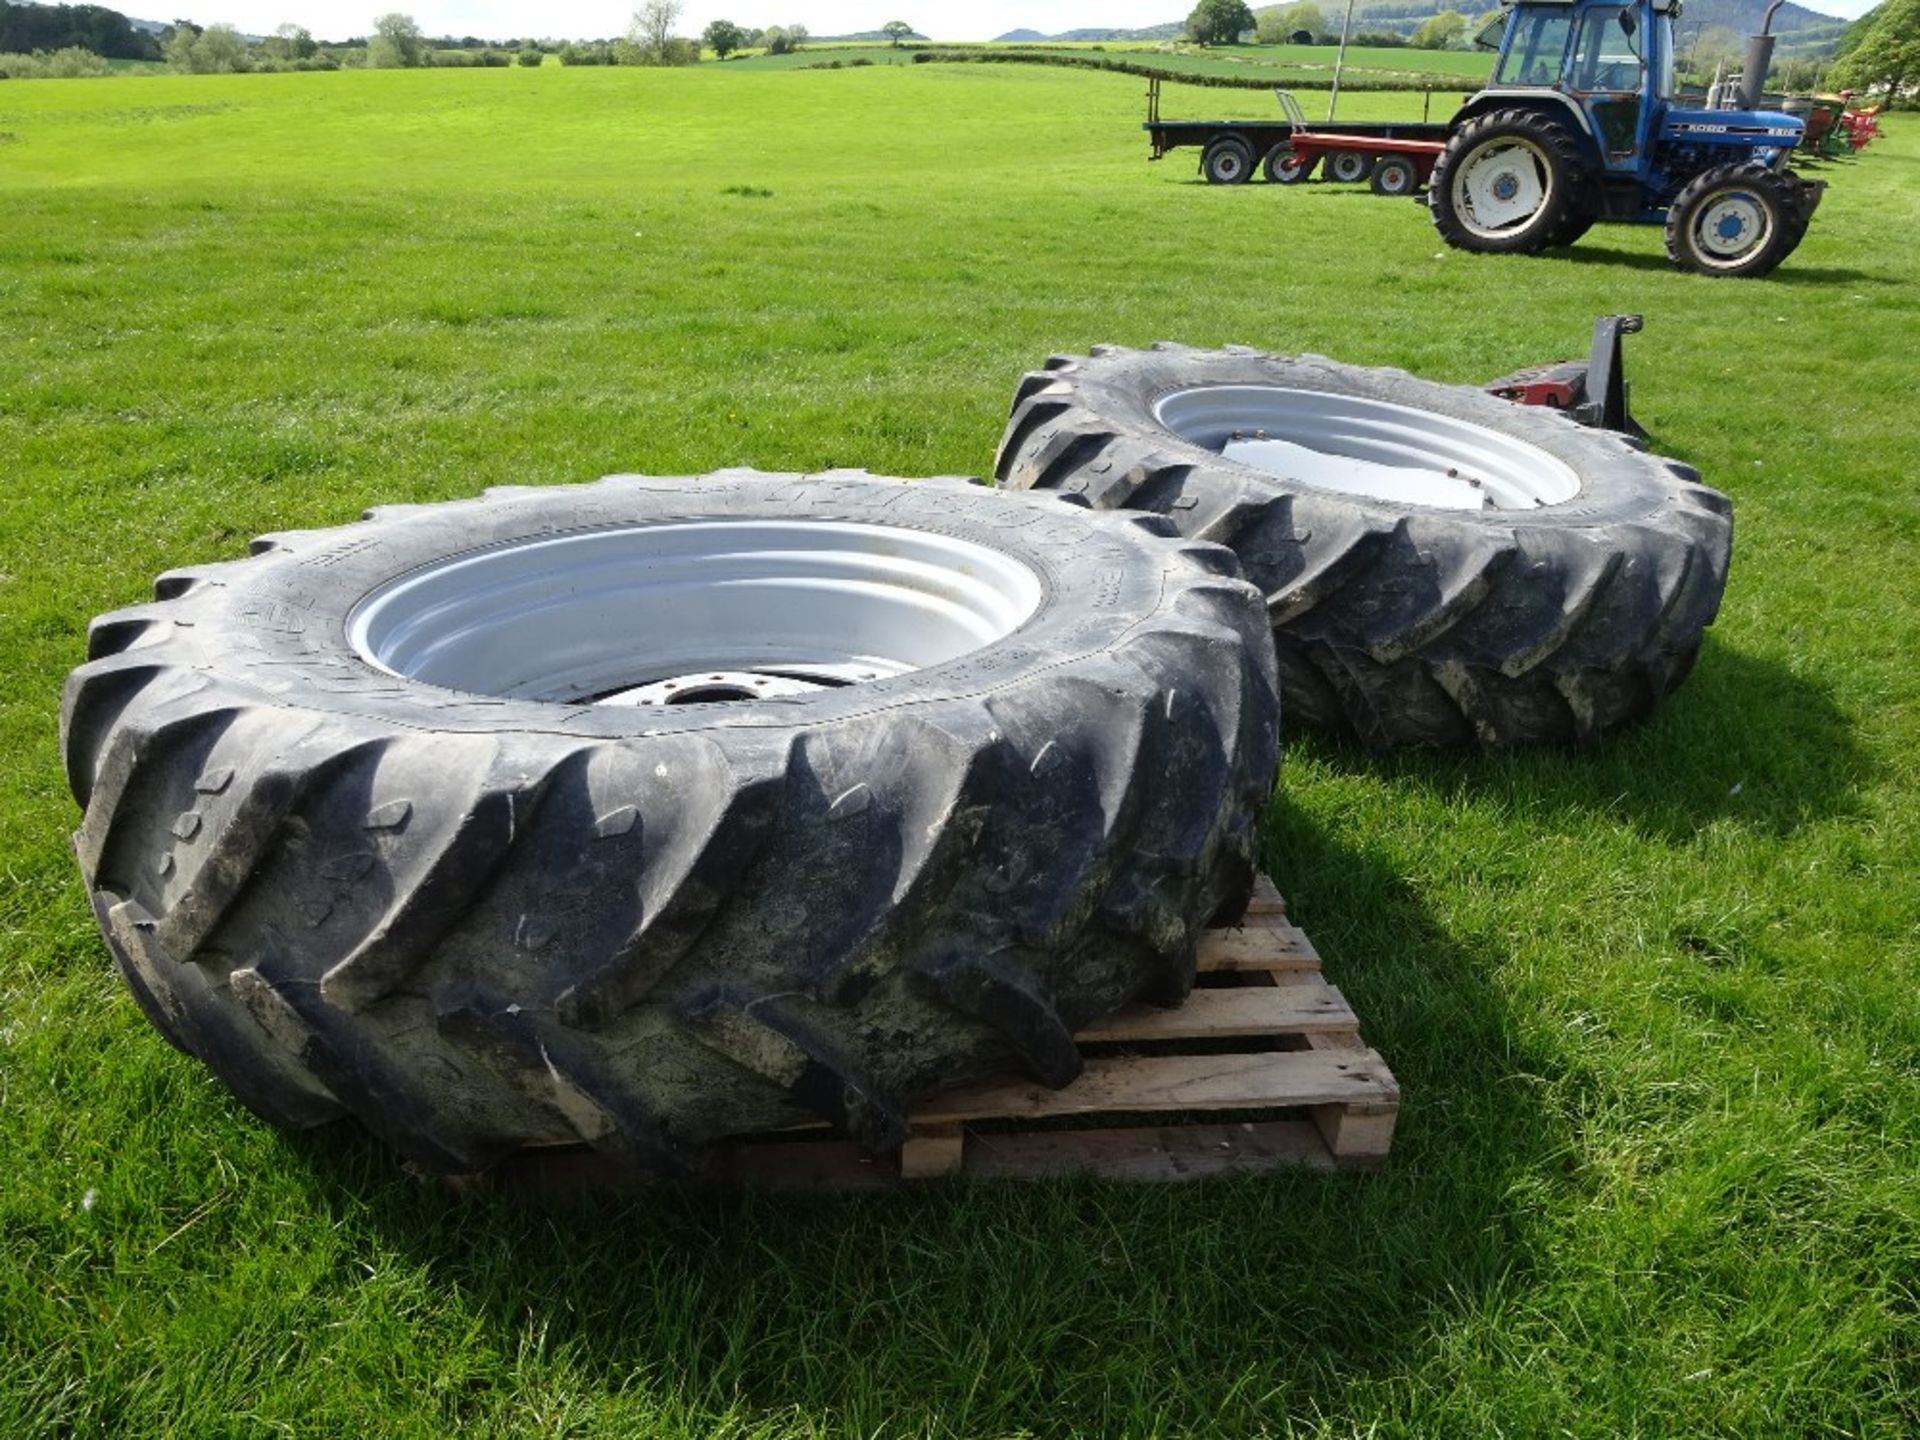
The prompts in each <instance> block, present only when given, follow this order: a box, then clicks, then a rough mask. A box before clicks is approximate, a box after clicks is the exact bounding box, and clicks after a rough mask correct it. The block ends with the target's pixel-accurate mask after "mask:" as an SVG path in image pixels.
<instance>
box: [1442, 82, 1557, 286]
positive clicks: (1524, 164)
mask: <svg viewBox="0 0 1920 1440" xmlns="http://www.w3.org/2000/svg"><path fill="white" fill-rule="evenodd" d="M1586 188H1587V178H1586V164H1585V162H1584V160H1583V159H1582V158H1581V153H1580V149H1579V146H1578V143H1577V142H1576V141H1575V139H1574V137H1573V136H1572V135H1571V134H1569V133H1568V131H1567V128H1566V127H1565V126H1564V125H1561V124H1558V123H1557V122H1555V121H1554V120H1553V119H1551V118H1550V117H1548V116H1546V115H1542V114H1539V113H1537V112H1535V111H1531V110H1495V111H1493V112H1492V113H1490V114H1487V115H1482V116H1480V117H1479V118H1478V119H1475V120H1469V121H1468V122H1467V123H1466V124H1465V125H1463V126H1461V127H1460V128H1459V129H1458V130H1456V131H1454V132H1453V134H1452V135H1451V136H1450V137H1449V138H1448V140H1447V148H1446V149H1445V150H1443V151H1442V152H1441V153H1440V159H1439V160H1438V162H1436V163H1435V165H1434V167H1433V177H1432V179H1431V180H1430V181H1429V182H1428V185H1427V206H1428V209H1429V211H1430V212H1431V213H1432V215H1433V224H1434V228H1435V229H1436V230H1438V231H1439V232H1440V234H1441V237H1442V238H1443V239H1445V240H1446V242H1447V243H1448V244H1449V245H1452V246H1455V247H1456V248H1458V249H1461V250H1474V251H1479V252H1481V253H1484V254H1491V255H1533V254H1537V253H1538V252H1540V251H1542V250H1545V249H1547V248H1548V247H1549V246H1552V245H1564V244H1569V243H1571V242H1570V241H1569V240H1566V239H1562V238H1560V237H1562V236H1564V235H1568V234H1570V233H1572V232H1573V227H1574V224H1575V219H1576V217H1577V216H1578V215H1579V214H1581V213H1585V212H1589V211H1590V210H1591V205H1590V200H1589V197H1588V196H1587V195H1586V193H1585V191H1586Z"/></svg>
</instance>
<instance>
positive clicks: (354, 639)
mask: <svg viewBox="0 0 1920 1440" xmlns="http://www.w3.org/2000/svg"><path fill="white" fill-rule="evenodd" d="M1040 595H1041V584H1040V579H1039V577H1038V576H1037V575H1036V574H1035V573H1034V572H1033V571H1032V570H1030V569H1028V568H1027V566H1025V565H1024V564H1022V563H1020V562H1019V561H1017V560H1015V559H1013V558H1012V557H1011V556H1009V555H1007V554H1005V553H1004V552H1002V551H999V550H994V549H989V548H988V547H986V546H984V545H980V544H977V543H974V542H972V541H967V540H961V539H958V538H957V537H954V536H950V535H942V534H937V533H934V532H931V531H922V530H908V529H904V528H902V527H899V526H893V525H873V524H863V523H859V522H854V521H838V520H728V519H712V520H689V521H677V522H673V523H669V524H661V525H640V526H626V527H617V528H609V529H601V530H580V531H574V532H570V533H565V534H560V535H546V536H537V537H530V538H527V539H522V540H513V541H508V542H506V543H504V544H501V545H494V546H489V547H486V548H483V549H479V550H471V551H468V552H466V553H464V554H460V555H454V556H450V557H449V558H447V559H446V560H443V561H440V562H438V563H435V564H432V565H429V566H427V567H425V568H424V569H421V570H416V571H413V572H412V573H410V574H407V575H403V576H401V577H400V578H398V579H396V580H393V581H390V582H389V583H387V584H386V585H383V586H381V587H380V588H379V589H377V590H375V591H374V592H373V593H372V594H370V595H368V596H366V597H365V598H364V599H362V600H361V601H360V603H359V604H358V605H356V606H355V607H354V609H353V611H352V612H351V614H350V615H349V616H348V619H347V636H348V640H349V642H350V643H351V644H352V645H353V648H354V649H355V650H356V651H357V652H358V653H359V654H360V656H361V657H362V658H363V659H365V660H367V661H368V662H370V663H371V664H373V665H374V666H376V667H378V668H379V669H381V670H384V671H386V672H387V673H389V674H392V675H400V676H404V677H406V678H409V679H413V680H418V681H421V682H423V683H426V684H431V685H439V686H442V687H444V688H446V689H449V690H459V691H464V692H467V693H470V694H480V695H497V696H503V697H508V698H512V699H520V700H545V701H554V702H563V703H568V704H582V705H591V704H601V705H622V706H664V705H704V704H719V703H727V702H736V703H737V702H753V701H762V700H787V701H792V700H799V699H804V698H805V697H806V696H808V695H812V694H816V693H818V692H820V691H823V690H829V689H838V688H841V687H844V686H848V685H862V684H867V683H871V682H877V681H882V680H886V679H889V678H891V677H893V676H897V675H905V674H909V673H911V672H912V671H915V670H919V669H922V668H925V667H927V666H931V665H939V664H944V663H945V662H947V661H949V660H953V659H956V658H958V657H959V656H961V655H965V654H967V653H968V652H970V651H972V650H976V649H978V648H979V647H980V646H982V645H986V644H988V643H990V642H992V641H994V640H998V639H1000V638H1002V637H1003V636H1005V635H1008V634H1010V633H1011V632H1012V631H1013V630H1015V629H1017V628H1018V627H1019V626H1020V625H1021V624H1023V623H1024V622H1025V621H1026V619H1027V617H1028V616H1029V615H1031V614H1032V613H1033V611H1034V610H1035V608H1036V607H1037V606H1038V605H1039V603H1040Z"/></svg>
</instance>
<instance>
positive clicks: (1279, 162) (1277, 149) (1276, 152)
mask: <svg viewBox="0 0 1920 1440" xmlns="http://www.w3.org/2000/svg"><path fill="white" fill-rule="evenodd" d="M1319 163H1320V162H1319V161H1318V160H1317V159H1312V160H1302V159H1301V158H1300V157H1299V156H1298V155H1295V154H1294V153H1293V147H1292V146H1291V145H1288V144H1285V143H1284V142H1283V143H1281V144H1279V145H1276V146H1274V147H1273V148H1272V149H1271V150H1269V151H1267V158H1266V160H1265V161H1264V162H1263V163H1262V164H1261V166H1260V171H1261V173H1262V174H1263V175H1265V176H1266V177H1267V179H1269V180H1271V181H1272V182H1273V183H1274V184H1275V185H1298V184H1300V183H1301V182H1302V181H1304V180H1305V179H1306V178H1307V177H1308V176H1310V175H1312V174H1313V170H1314V166H1316V165H1318V164H1319Z"/></svg>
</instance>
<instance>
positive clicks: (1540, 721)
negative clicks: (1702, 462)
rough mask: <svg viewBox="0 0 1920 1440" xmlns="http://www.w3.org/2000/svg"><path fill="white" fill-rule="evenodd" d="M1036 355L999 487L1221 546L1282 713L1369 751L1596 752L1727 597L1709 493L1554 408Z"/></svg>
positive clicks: (1258, 373) (1258, 368) (1193, 360)
mask: <svg viewBox="0 0 1920 1440" xmlns="http://www.w3.org/2000/svg"><path fill="white" fill-rule="evenodd" d="M1049 364H1050V368H1049V369H1046V370H1043V371H1038V372H1035V373H1034V374H1031V375H1029V376H1028V377H1027V378H1026V379H1025V381H1024V382H1022V384H1021V386H1020V389H1019V391H1018V393H1017V394H1016V396H1015V401H1014V407H1013V414H1012V417H1011V419H1010V421H1009V422H1008V425H1007V430H1006V434H1005V436H1004V438H1003V439H1002V441H1001V447H1000V454H999V459H998V463H997V467H996V473H997V474H998V475H999V477H1000V479H1001V481H1002V482H1003V483H1005V484H1008V485H1015V486H1024V487H1029V488H1035V489H1045V490H1054V491H1058V492H1061V493H1064V494H1067V495H1069V496H1074V497H1078V498H1080V499H1081V500H1083V501H1084V502H1085V503H1088V504H1091V505H1095V506H1127V507H1134V508H1151V509H1155V510H1159V511H1161V512H1162V513H1163V514H1165V515H1167V516H1168V518H1169V519H1171V520H1172V521H1173V522H1174V523H1175V524H1176V525H1178V526H1179V527H1180V529H1181V531H1182V533H1184V534H1186V535H1189V536H1192V537H1194V538H1196V539H1207V540H1216V541H1219V542H1221V543H1223V544H1226V545H1229V546H1231V547H1232V548H1233V549H1234V551H1235V552H1236V553H1237V554H1238V555H1239V557H1240V562H1241V566H1242V568H1243V570H1244V571H1245V572H1246V575H1247V578H1248V579H1250V580H1252V581H1253V582H1254V584H1256V585H1257V586H1259V587H1260V589H1261V590H1262V591H1263V592H1264V593H1265V594H1266V596H1267V611H1268V615H1269V617H1270V619H1271V621H1272V624H1273V634H1274V642H1275V646H1276V649H1277V651H1278V653H1279V660H1280V677H1281V687H1282V693H1283V694H1285V696H1286V697H1287V707H1288V709H1287V713H1288V715H1289V716H1290V717H1291V718H1294V719H1298V720H1305V721H1307V722H1309V723H1311V724H1314V725H1317V726H1319V727H1321V728H1324V729H1327V730H1331V731H1334V732H1338V733H1343V734H1345V735H1348V736H1352V737H1355V738H1357V739H1358V740H1359V741H1361V742H1362V743H1363V744H1365V745H1367V746H1369V747H1371V748H1375V749H1387V748H1391V747H1397V746H1409V745H1456V744H1480V745H1484V746H1509V745H1518V744H1523V743H1532V742H1555V743H1574V744H1586V743H1591V742H1593V741H1596V740H1597V739H1599V738H1600V737H1601V736H1603V735H1605V734H1607V733H1608V732H1610V731H1612V730H1614V729H1616V728H1617V727H1619V726H1622V725H1625V724H1628V723H1630V722H1633V721H1637V720H1640V719H1641V718H1643V717H1645V716H1647V715H1649V714H1650V713H1652V711H1653V710H1654V709H1655V707H1656V706H1657V705H1658V704H1659V703H1660V701H1661V700H1662V698H1663V697H1664V696H1666V695H1667V694H1668V693H1670V692H1671V691H1672V690H1673V689H1674V688H1675V687H1676V686H1678V685H1679V684H1680V682H1681V681H1682V679H1684V677H1685V676H1686V674H1687V671H1688V668H1689V667H1690V666H1691V664H1692V663H1693V658H1694V654H1695V652H1696V651H1697V650H1698V648H1699V645H1700V640H1701V634H1702V631H1703V630H1704V629H1705V627H1706V626H1707V625H1708V624H1709V623H1710V622H1711V621H1712V619H1713V617H1714V614H1715V611H1716V610H1717V609H1718V607H1719V603H1720V595H1721V591H1722V589H1723V587H1724V585H1725V583H1726V574H1727V564H1728V558H1729V554H1730V551H1731V542H1732V520H1731V517H1730V507H1729V505H1728V502H1727V499H1726V497H1725V496H1723V495H1720V494H1718V493H1717V492H1715V491H1713V490H1710V489H1708V488H1707V487H1706V486H1704V485H1702V484H1700V483H1699V476H1698V474H1697V473H1696V472H1695V471H1693V470H1692V469H1690V468H1689V467H1687V466H1685V465H1682V464H1680V463H1678V462H1676V461H1670V460H1663V459H1661V458H1659V457H1657V456H1652V455H1649V454H1647V453H1645V451H1644V450H1642V449H1641V448H1639V446H1638V445H1637V444H1635V443H1634V442H1631V441H1629V440H1627V439H1626V438H1624V437H1622V436H1620V435H1617V434H1612V433H1609V432H1605V431H1599V430H1591V429H1587V428H1585V427H1583V426H1581V425H1578V424H1576V423H1575V422H1574V421H1573V420H1571V419H1569V418H1568V417H1566V416H1564V415H1562V414H1560V413H1558V412H1556V411H1553V410H1549V409H1546V408H1544V407H1534V406H1524V405H1515V404H1512V403H1511V402H1509V401H1505V400H1499V399H1495V398H1494V397H1492V396H1490V395H1487V394H1484V393H1483V392H1481V391H1480V390H1479V389H1477V388H1474V387H1470V386H1456V385H1441V384H1436V383H1434V382H1432V381H1427V380H1420V379H1416V378H1415V377H1413V376H1411V375H1407V374H1404V373H1402V372H1400V371H1397V370H1370V369H1362V368H1360V367H1358V366H1352V365H1342V364H1338V363H1336V362H1334V361H1331V360H1326V359H1322V358H1320V357H1318V356H1298V357H1290V356H1277V355H1265V354H1261V353H1259V352H1257V351H1252V350H1228V351H1215V350H1189V349H1186V348H1185V347H1182V346H1174V345H1162V346H1156V347H1155V348H1154V349H1153V350H1151V351H1137V350H1127V349H1121V348H1117V347H1115V348H1107V347H1096V349H1095V351H1094V353H1093V355H1092V356H1091V357H1090V358H1080V357H1071V358H1069V357H1064V356H1063V357H1055V359H1054V360H1052V361H1051V362H1049Z"/></svg>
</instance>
